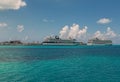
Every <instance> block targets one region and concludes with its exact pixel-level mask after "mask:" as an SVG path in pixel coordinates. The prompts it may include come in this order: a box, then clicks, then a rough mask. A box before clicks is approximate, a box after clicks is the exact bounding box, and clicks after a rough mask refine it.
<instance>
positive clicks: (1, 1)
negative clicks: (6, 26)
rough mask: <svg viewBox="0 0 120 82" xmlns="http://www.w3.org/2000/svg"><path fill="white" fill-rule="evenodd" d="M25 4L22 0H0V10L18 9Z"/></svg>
mask: <svg viewBox="0 0 120 82" xmlns="http://www.w3.org/2000/svg"><path fill="white" fill-rule="evenodd" d="M26 5H27V4H26V2H25V1H23V0H0V10H9V9H12V10H18V9H20V8H21V7H24V6H26Z"/></svg>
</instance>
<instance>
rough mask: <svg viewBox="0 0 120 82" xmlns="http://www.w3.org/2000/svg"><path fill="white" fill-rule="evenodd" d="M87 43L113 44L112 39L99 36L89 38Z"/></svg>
mask: <svg viewBox="0 0 120 82" xmlns="http://www.w3.org/2000/svg"><path fill="white" fill-rule="evenodd" d="M87 45H112V41H111V40H100V39H98V38H94V39H90V40H88V44H87Z"/></svg>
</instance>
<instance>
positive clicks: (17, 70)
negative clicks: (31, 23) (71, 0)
mask: <svg viewBox="0 0 120 82" xmlns="http://www.w3.org/2000/svg"><path fill="white" fill-rule="evenodd" d="M0 82H120V46H119V45H113V46H0Z"/></svg>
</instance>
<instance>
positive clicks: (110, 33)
mask: <svg viewBox="0 0 120 82" xmlns="http://www.w3.org/2000/svg"><path fill="white" fill-rule="evenodd" d="M93 37H94V38H100V39H113V38H115V37H117V33H115V32H114V31H113V30H111V28H110V27H108V28H107V30H106V32H104V33H102V32H101V31H96V32H95V33H94V36H93Z"/></svg>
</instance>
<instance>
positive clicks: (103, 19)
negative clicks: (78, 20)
mask: <svg viewBox="0 0 120 82" xmlns="http://www.w3.org/2000/svg"><path fill="white" fill-rule="evenodd" d="M110 22H112V20H110V19H109V18H102V19H99V20H98V21H97V23H98V24H108V23H110Z"/></svg>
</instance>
